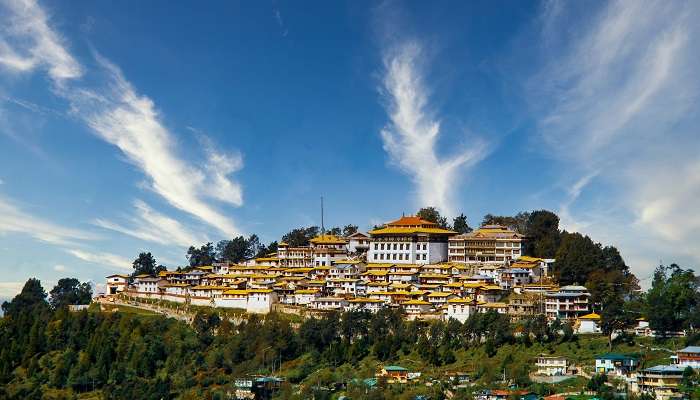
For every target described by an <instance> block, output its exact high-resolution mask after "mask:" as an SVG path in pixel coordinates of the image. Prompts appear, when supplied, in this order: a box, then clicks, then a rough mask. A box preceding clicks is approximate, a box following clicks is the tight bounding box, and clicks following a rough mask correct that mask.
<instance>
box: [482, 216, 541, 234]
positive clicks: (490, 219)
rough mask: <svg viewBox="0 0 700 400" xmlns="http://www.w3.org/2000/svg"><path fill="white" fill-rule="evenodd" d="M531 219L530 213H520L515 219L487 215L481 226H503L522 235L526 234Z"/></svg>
mask: <svg viewBox="0 0 700 400" xmlns="http://www.w3.org/2000/svg"><path fill="white" fill-rule="evenodd" d="M529 218H530V213H528V212H519V213H518V214H516V215H515V216H514V217H510V216H503V215H492V214H486V215H484V219H483V220H482V221H481V225H482V226H483V225H502V226H505V227H508V228H509V229H512V230H514V231H515V232H518V233H520V234H525V233H526V232H527V223H528V220H529Z"/></svg>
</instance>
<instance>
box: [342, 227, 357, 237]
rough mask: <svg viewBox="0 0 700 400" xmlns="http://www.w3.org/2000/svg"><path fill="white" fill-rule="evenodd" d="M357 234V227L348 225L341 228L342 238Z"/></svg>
mask: <svg viewBox="0 0 700 400" xmlns="http://www.w3.org/2000/svg"><path fill="white" fill-rule="evenodd" d="M356 232H357V225H352V224H348V225H345V226H344V227H343V236H345V237H348V236H350V235H352V234H353V233H356Z"/></svg>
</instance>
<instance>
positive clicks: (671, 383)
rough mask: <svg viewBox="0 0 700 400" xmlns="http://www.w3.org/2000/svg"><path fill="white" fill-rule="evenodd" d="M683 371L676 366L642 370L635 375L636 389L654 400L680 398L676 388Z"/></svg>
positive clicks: (661, 366) (659, 366) (681, 378)
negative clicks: (654, 399)
mask: <svg viewBox="0 0 700 400" xmlns="http://www.w3.org/2000/svg"><path fill="white" fill-rule="evenodd" d="M684 370H685V368H683V367H680V366H678V365H657V366H655V367H651V368H647V369H644V370H642V371H640V372H639V373H638V374H637V388H638V389H639V391H640V392H642V393H646V394H650V395H652V396H654V397H655V398H656V400H669V399H675V398H682V397H683V396H682V395H681V394H680V393H678V386H679V385H680V383H681V381H682V380H683V371H684Z"/></svg>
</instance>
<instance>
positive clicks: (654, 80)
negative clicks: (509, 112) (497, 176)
mask: <svg viewBox="0 0 700 400" xmlns="http://www.w3.org/2000/svg"><path fill="white" fill-rule="evenodd" d="M547 7H548V8H547ZM547 7H545V10H544V11H543V15H544V17H543V20H544V21H546V24H545V25H546V28H544V29H542V32H543V33H544V35H545V37H544V38H543V41H542V42H543V43H547V47H546V48H544V49H543V52H544V54H545V57H546V60H547V61H546V63H545V65H544V67H543V68H542V69H541V71H540V72H539V74H538V75H537V76H536V77H535V78H534V79H533V80H532V81H531V82H530V85H529V86H528V87H529V90H530V91H529V93H528V95H529V98H530V100H531V101H532V102H533V104H534V109H535V110H536V114H537V115H536V116H537V124H538V129H539V131H540V132H541V133H542V137H543V139H544V141H545V142H546V143H547V144H548V145H549V146H550V147H549V149H550V151H553V152H554V154H558V155H560V156H561V159H562V161H563V162H565V163H570V164H569V165H570V168H568V169H567V173H568V174H571V173H575V174H578V176H579V177H580V178H578V179H576V182H575V183H574V184H572V186H571V189H570V190H569V193H567V196H566V198H567V200H566V202H565V203H564V205H563V206H562V209H563V210H564V211H565V212H566V214H567V215H566V216H567V217H568V218H567V219H568V220H569V225H570V226H571V225H574V226H576V224H577V223H579V224H580V221H577V217H576V216H575V215H573V214H572V213H570V207H571V206H572V205H573V203H574V202H575V201H576V199H578V198H579V195H581V192H582V190H584V188H585V187H587V185H588V183H589V181H590V179H591V177H596V182H598V181H600V182H601V183H602V184H604V185H607V186H606V189H607V190H606V193H605V195H604V196H602V195H601V196H599V198H600V202H598V203H597V204H596V203H593V204H588V205H580V208H587V211H585V210H584V211H583V212H584V213H585V214H586V215H587V216H586V219H587V221H586V223H585V224H584V225H585V229H586V230H588V231H589V232H590V231H596V232H599V233H600V234H601V235H605V234H606V232H618V231H619V229H617V226H620V225H621V224H623V225H624V226H625V227H626V238H624V239H623V240H622V243H621V244H622V246H623V249H622V250H623V254H624V253H626V252H629V253H633V254H635V255H636V256H635V258H637V259H640V260H641V259H643V258H644V257H643V256H641V254H645V256H646V263H647V265H648V266H653V264H654V263H655V262H656V261H657V260H658V256H659V255H662V254H678V249H679V248H694V247H696V246H695V244H694V242H693V241H694V237H695V236H696V235H698V234H700V218H698V217H696V216H697V215H700V202H698V201H697V199H698V198H700V178H698V176H700V175H699V174H700V156H699V155H698V152H697V149H698V148H700V134H699V133H698V130H697V126H698V122H700V118H698V113H697V107H698V103H697V99H698V95H699V94H700V70H698V69H697V65H698V64H699V63H700V30H699V29H700V28H699V27H698V26H697V20H698V19H699V18H700V4H698V3H697V2H692V1H680V2H674V3H668V2H663V1H650V2H643V3H640V2H627V1H612V2H608V3H604V5H603V7H602V9H600V10H599V11H598V12H595V13H594V14H593V16H592V17H590V18H580V19H578V20H579V21H582V22H579V23H576V24H571V21H572V19H571V13H572V12H574V11H572V10H571V9H570V7H567V6H566V5H565V3H564V4H558V5H556V7H554V8H552V6H551V3H548V6H547ZM552 9H556V12H554V13H552V12H551V10H552ZM557 35H558V36H559V37H561V38H563V39H561V40H555V39H553V38H552V36H557ZM550 39H551V40H550ZM610 204H615V205H616V210H617V211H618V212H613V213H610V212H609V211H610V210H609V208H608V207H610ZM596 215H598V216H597V217H596ZM603 216H604V217H603ZM627 216H628V217H627ZM625 218H628V219H630V221H625V222H623V220H624V219H625ZM563 221H564V219H563ZM650 235H651V236H652V237H656V238H657V241H656V242H655V244H654V245H652V246H649V247H647V248H642V247H643V246H645V244H644V243H647V244H648V243H649V242H651V241H650V240H649V237H650ZM659 239H663V240H659ZM600 240H602V239H600ZM693 256H694V257H695V259H696V260H700V257H698V256H697V254H695V255H693Z"/></svg>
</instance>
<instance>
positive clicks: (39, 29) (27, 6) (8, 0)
mask: <svg viewBox="0 0 700 400" xmlns="http://www.w3.org/2000/svg"><path fill="white" fill-rule="evenodd" d="M0 7H2V8H3V9H5V10H6V11H7V12H8V13H9V18H6V19H4V20H5V21H6V22H5V23H4V24H3V27H2V28H0V65H2V66H4V67H5V68H6V69H8V70H10V71H15V72H27V71H31V70H33V69H35V68H37V67H39V66H42V67H44V68H46V69H47V70H48V74H49V76H50V77H51V78H52V79H53V80H54V82H55V83H57V84H60V83H62V82H63V81H64V80H66V79H73V78H78V77H80V76H82V74H83V70H82V67H81V65H80V64H79V63H78V62H77V61H76V60H75V58H73V56H72V55H71V54H70V53H69V52H68V51H67V50H66V48H65V47H64V46H65V45H64V40H63V39H62V38H61V37H60V36H59V35H58V34H57V33H56V32H55V31H53V30H52V29H51V28H50V27H49V19H48V16H47V15H46V12H45V11H44V10H43V9H42V8H41V7H40V6H39V5H38V4H37V3H36V2H35V1H32V0H3V1H1V2H0ZM10 40H11V41H12V42H13V44H17V43H19V44H20V45H19V46H16V45H15V46H11V45H10V44H9V43H8V41H10Z"/></svg>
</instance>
